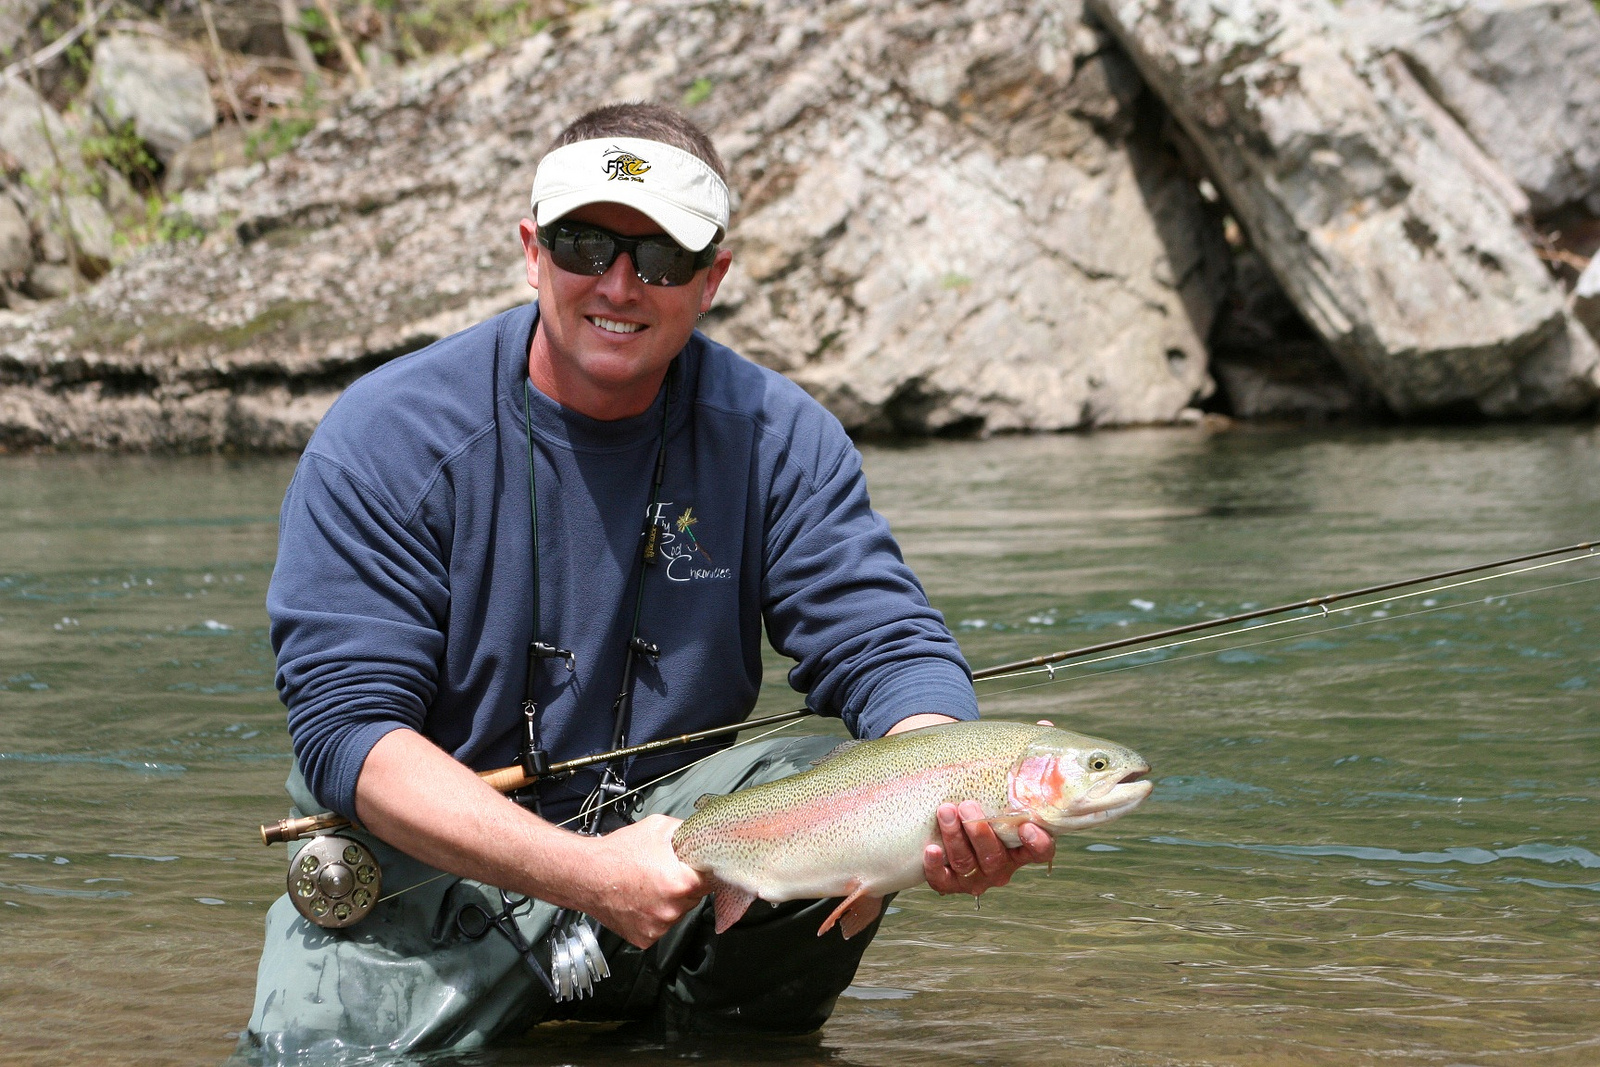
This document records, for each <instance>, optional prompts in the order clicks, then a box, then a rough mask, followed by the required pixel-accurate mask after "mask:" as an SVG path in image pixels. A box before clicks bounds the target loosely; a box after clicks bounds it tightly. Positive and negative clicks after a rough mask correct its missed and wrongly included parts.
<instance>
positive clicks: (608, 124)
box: [545, 102, 728, 182]
mask: <svg viewBox="0 0 1600 1067" xmlns="http://www.w3.org/2000/svg"><path fill="white" fill-rule="evenodd" d="M606 137H643V138H645V139H646V140H650V141H660V142H661V143H662V144H669V145H672V146H673V147H674V148H681V149H683V150H684V151H685V152H688V153H690V154H691V155H695V156H698V157H700V159H702V160H703V161H704V162H705V164H706V166H708V167H710V168H711V169H712V170H714V171H716V172H717V177H719V178H721V179H722V180H723V181H724V182H726V181H727V180H728V168H727V167H725V166H723V164H722V157H721V156H719V155H717V146H716V145H714V144H712V143H711V138H710V137H708V136H706V132H705V131H704V130H702V129H701V128H700V127H698V126H696V125H695V124H694V123H692V122H690V121H689V120H688V119H686V118H684V117H683V115H681V114H680V113H679V112H677V111H674V110H673V109H672V108H670V107H666V106H664V105H662V104H646V103H643V102H639V103H630V104H606V105H604V106H602V107H597V108H594V109H593V110H592V111H586V112H584V113H583V114H582V115H579V116H578V117H577V118H576V119H575V120H573V122H572V124H571V125H570V126H568V127H567V128H566V129H564V130H562V131H561V132H560V133H558V134H557V135H556V139H555V140H554V141H552V142H550V147H549V148H547V149H545V154H546V155H548V154H549V153H551V152H554V151H555V150H556V149H558V148H561V147H562V146H564V145H569V144H573V143H575V142H577V141H591V140H598V139H601V138H606Z"/></svg>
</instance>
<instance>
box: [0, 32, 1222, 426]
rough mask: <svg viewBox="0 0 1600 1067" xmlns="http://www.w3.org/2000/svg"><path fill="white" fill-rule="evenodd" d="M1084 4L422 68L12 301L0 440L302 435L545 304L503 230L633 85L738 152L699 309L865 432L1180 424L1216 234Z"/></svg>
mask: <svg viewBox="0 0 1600 1067" xmlns="http://www.w3.org/2000/svg"><path fill="white" fill-rule="evenodd" d="M1079 14H1080V10H1079V8H1078V7H1077V6H1076V4H1075V3H1071V2H1068V3H1061V4H1055V5H1039V4H1034V3H1030V2H1027V0H967V2H965V3H960V4H945V5H931V6H927V5H924V6H911V7H908V6H905V5H901V4H898V3H896V2H894V0H860V2H856V3H851V4H836V5H828V6H826V7H824V8H818V7H816V6H815V5H813V4H811V3H809V2H803V0H774V2H771V3H767V4H760V5H721V4H718V5H700V4H691V5H677V4H674V5H639V4H624V3H617V4H613V5H594V6H590V7H586V8H583V9H581V10H580V11H578V12H577V13H576V14H575V15H574V16H573V17H572V18H570V19H569V20H567V21H566V22H564V23H563V24H561V25H560V26H559V27H557V29H558V30H559V31H560V32H559V34H557V33H542V34H539V35H537V36H535V37H533V38H531V39H529V40H527V41H525V42H523V43H522V44H521V45H520V46H518V47H516V48H514V49H511V50H508V51H506V52H503V53H500V54H498V55H492V56H488V57H486V58H481V59H476V60H467V59H460V58H448V57H447V58H445V59H442V60H440V61H437V62H435V63H433V64H430V65H428V66H426V67H422V68H411V69H409V70H406V71H404V72H402V74H401V75H400V76H399V77H397V78H396V79H395V80H394V81H393V82H392V83H388V84H385V85H381V86H379V87H378V88H377V89H375V90H373V91H371V92H364V93H361V94H358V95H357V96H356V97H354V98H353V100H352V101H351V103H350V105H349V106H348V107H347V108H346V109H345V110H344V111H343V112H342V113H341V114H340V115H339V116H338V117H337V119H335V120H332V121H328V122H325V123H324V124H322V125H321V126H319V127H318V129H317V130H315V131H313V132H312V133H311V134H310V135H309V136H308V137H307V138H306V139H305V140H304V141H303V142H302V143H301V144H300V145H299V146H298V148H296V149H295V150H294V151H292V152H290V153H289V154H287V155H284V156H280V157H278V158H276V159H274V160H272V161H271V163H270V165H268V166H263V165H261V164H255V165H253V166H250V167H247V168H243V169H234V170H227V171H224V172H221V173H219V174H218V175H216V176H215V178H214V179H213V180H212V181H211V182H209V183H208V184H206V185H205V186H204V187H203V188H197V189H191V190H190V191H189V192H187V193H185V194H184V195H183V196H182V198H181V199H180V200H179V201H178V202H177V203H176V204H175V205H174V207H173V209H172V210H173V211H174V212H177V213H182V214H184V215H187V216H188V217H189V218H191V219H193V220H195V221H196V222H198V223H200V224H201V225H203V226H204V227H206V228H208V229H209V230H210V231H211V232H210V233H209V235H208V236H207V237H206V238H205V239H204V240H203V241H199V242H195V241H190V242H185V243H183V244H180V245H175V246H169V247H166V248H152V249H149V250H147V251H145V252H144V253H142V254H141V255H140V256H139V257H136V258H135V259H134V260H132V261H130V262H128V263H127V264H124V265H122V266H120V267H118V268H117V269H116V270H114V271H113V272H112V273H111V274H110V275H109V276H108V277H107V278H106V279H105V280H104V281H102V282H101V283H100V285H98V286H97V287H96V288H95V289H94V290H93V291H91V292H89V293H86V294H82V295H80V296H78V297H75V298H73V299H71V300H69V301H66V302H65V303H64V304H63V305H61V306H57V307H52V308H48V309H45V310H41V311H40V312H38V313H36V314H35V315H33V316H32V317H30V318H29V319H28V320H27V323H26V326H24V327H10V328H7V327H4V326H0V383H3V382H13V383H17V382H23V381H26V382H27V383H29V384H28V386H27V388H26V389H24V388H23V387H22V386H21V385H17V384H13V385H0V401H4V402H0V443H4V442H6V441H7V440H8V439H9V440H10V441H12V442H13V443H15V442H23V441H26V442H33V443H36V444H39V443H44V444H60V445H68V444H70V445H73V446H81V447H120V448H182V449H194V448H223V447H227V448H254V447H271V448H296V447H299V446H300V445H301V444H303V443H304V441H305V439H306V437H307V436H308V435H309V433H310V430H311V428H312V427H313V426H314V425H315V421H316V418H317V417H319V416H320V413H321V411H322V410H324V409H325V407H326V405H327V404H328V403H330V402H331V400H332V398H333V397H334V396H336V395H337V393H338V391H339V390H340V389H341V388H342V387H343V386H344V385H345V384H347V383H348V382H349V381H350V380H352V379H353V378H354V377H355V376H357V375H359V374H360V373H363V372H364V371H366V370H368V369H370V368H371V367H373V366H376V365H378V364H379V363H382V362H383V361H385V360H387V359H389V358H392V357H393V356H395V355H398V354H400V353H403V352H405V351H409V350H410V349H413V348H416V347H418V346H420V345H423V344H426V343H428V342H429V341H431V340H433V339H435V338H437V337H439V336H442V335H443V334H445V333H448V332H451V331H453V330H457V329H461V328H463V327H465V326H467V325H470V324H472V323H473V322H475V321H478V320H480V319H482V318H483V317H485V316H488V315H491V314H493V313H495V312H497V311H500V310H502V309H505V308H508V307H511V306H514V305H516V304H518V303H521V302H524V301H526V300H527V299H529V298H530V297H531V296H532V293H531V292H530V291H529V290H528V288H527V286H526V282H525V281H524V279H523V267H522V262H521V254H520V250H519V248H518V244H517V239H516V234H515V228H516V221H517V219H518V217H519V216H520V215H522V214H523V213H525V211H526V198H527V195H528V187H529V184H530V182H531V180H532V175H533V168H534V164H535V162H536V160H537V158H538V154H539V152H540V150H542V148H543V146H544V145H545V144H547V143H548V141H549V139H550V138H551V137H552V136H554V134H555V133H556V132H557V131H558V130H559V129H560V127H561V126H562V125H563V124H565V123H566V122H567V121H570V120H571V119H572V118H575V117H576V116H577V115H578V114H579V113H580V112H581V111H583V110H584V109H586V108H588V107H591V106H594V105H596V104H598V103H601V102H604V101H607V100H611V99H617V98H619V97H624V96H633V95H645V96H647V97H650V98H653V99H657V100H663V101H667V102H672V103H679V102H682V101H685V100H686V99H687V100H689V101H693V102H692V103H690V104H688V105H687V108H688V110H689V113H690V114H691V115H692V116H693V117H694V118H696V119H697V121H699V122H701V123H702V124H703V125H704V126H706V128H707V129H709V130H710V131H711V132H712V134H713V136H714V137H715V139H716V141H717V143H718V145H719V147H720V149H721V151H722V153H723V155H724V157H725V159H726V160H727V161H728V163H729V165H730V168H731V170H732V184H733V186H734V188H735V190H736V192H737V195H738V196H739V197H740V201H739V205H738V210H737V211H736V214H735V217H734V225H733V232H732V234H731V236H730V238H729V247H731V248H732V249H733V251H734V269H733V272H732V273H731V274H730V276H729V278H728V281H727V282H726V283H725V285H724V287H723V290H722V293H721V294H720V295H719V298H718V306H717V307H715V308H714V309H713V311H712V313H711V314H710V315H709V316H707V318H706V319H705V321H704V326H705V328H706V330H707V332H708V333H709V334H710V335H711V336H712V337H714V338H716V339H718V340H723V341H726V342H727V343H730V344H732V345H734V346H735V347H736V348H738V349H739V350H741V351H743V352H745V353H746V354H747V355H750V356H751V357H752V358H756V359H758V360H762V361H764V362H766V363H768V364H770V365H772V366H774V367H777V368H779V369H781V370H783V371H785V372H787V373H789V374H791V375H792V376H794V377H795V378H796V379H797V380H798V381H800V382H801V383H803V384H804V385H805V386H806V387H807V388H809V389H811V390H812V391H813V392H815V393H816V395H818V396H819V397H821V398H822V399H823V401H824V402H825V403H826V404H828V405H829V406H830V407H831V408H832V409H833V410H834V411H835V412H836V413H837V414H838V415H839V416H840V417H841V419H843V420H844V421H845V423H846V424H847V425H849V426H850V427H851V428H852V429H855V430H861V431H869V432H873V431H899V432H911V433H937V432H964V433H983V432H990V431H995V430H1010V429H1067V428H1073V427H1081V426H1087V425H1117V424H1127V423H1143V422H1168V421H1173V420H1176V419H1179V418H1187V417H1190V416H1188V415H1185V414H1184V413H1185V411H1186V409H1190V408H1191V407H1192V405H1193V404H1194V403H1195V402H1196V401H1197V400H1199V399H1200V398H1202V397H1203V396H1204V395H1206V394H1207V393H1208V392H1209V391H1210V390H1211V388H1212V385H1211V381H1210V377H1209V375H1208V373H1207V368H1206V353H1205V347H1204V338H1205V337H1206V335H1207V333H1208V331H1209V330H1210V326H1211V320H1212V318H1213V315H1214V313H1215V308H1216V304H1217V301H1218V299H1219V298H1220V295H1221V291H1222V280H1223V274H1224V269H1223V265H1224V264H1225V262H1226V260H1225V255H1224V250H1223V247H1222V243H1221V236H1220V225H1219V223H1218V221H1217V219H1216V217H1215V216H1214V214H1212V213H1210V212H1208V211H1207V210H1206V209H1205V206H1204V205H1203V203H1202V201H1201V200H1200V197H1199V196H1198V194H1197V192H1196V190H1195V188H1194V183H1193V181H1192V180H1191V179H1190V177H1189V176H1188V175H1187V174H1186V173H1185V172H1184V170H1183V168H1182V166H1181V165H1180V164H1179V162H1178V160H1177V158H1176V156H1175V155H1174V154H1173V152H1172V151H1171V149H1170V148H1168V147H1167V146H1166V144H1165V143H1164V141H1163V140H1162V138H1161V136H1160V131H1161V130H1162V128H1163V125H1164V123H1165V118H1164V115H1163V113H1162V111H1161V109H1160V108H1159V107H1158V106H1156V105H1155V104H1154V102H1153V101H1152V100H1151V99H1150V98H1149V97H1148V95H1145V96H1141V95H1140V89H1139V84H1138V80H1137V77H1136V76H1135V74H1134V72H1133V70H1132V68H1131V67H1130V66H1129V65H1128V63H1127V61H1126V59H1125V58H1124V57H1123V56H1122V55H1121V54H1120V53H1119V52H1118V51H1117V50H1116V49H1115V47H1114V46H1113V45H1111V44H1110V43H1109V41H1108V39H1107V38H1106V37H1105V36H1104V35H1103V34H1101V33H1099V32H1097V31H1095V30H1094V29H1092V28H1091V27H1089V26H1086V25H1085V24H1084V23H1083V22H1082V20H1081V19H1080V17H1079ZM701 79H706V80H704V81H702V80H701ZM7 397H9V398H10V399H9V400H5V398H7ZM21 410H27V411H29V412H32V415H31V416H30V417H29V418H27V419H24V418H22V417H20V416H18V418H17V419H16V420H15V421H11V422H8V421H6V420H7V419H8V418H9V416H6V415H5V414H4V413H5V412H6V411H21ZM8 435H9V436H8Z"/></svg>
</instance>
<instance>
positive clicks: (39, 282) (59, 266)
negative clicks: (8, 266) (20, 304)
mask: <svg viewBox="0 0 1600 1067" xmlns="http://www.w3.org/2000/svg"><path fill="white" fill-rule="evenodd" d="M83 288H84V281H83V279H82V278H81V277H79V276H78V274H77V272H76V271H74V270H73V269H72V268H71V267H69V266H67V265H66V264H65V263H35V264H34V265H33V269H32V270H31V271H29V272H28V284H27V285H26V286H25V289H26V291H27V293H28V295H29V296H31V297H33V298H34V299H36V300H57V299H60V298H61V297H63V296H70V295H71V294H73V293H76V292H79V291H81V290H82V289H83Z"/></svg>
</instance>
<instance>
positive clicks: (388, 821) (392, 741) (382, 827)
mask: <svg viewBox="0 0 1600 1067" xmlns="http://www.w3.org/2000/svg"><path fill="white" fill-rule="evenodd" d="M356 814H357V816H359V818H360V821H361V824H362V825H363V826H364V827H366V828H367V829H368V830H370V831H372V832H373V833H374V834H376V835H377V836H378V837H380V838H382V839H383V840H384V841H387V842H388V843H389V844H391V845H394V846H395V847H396V848H399V849H401V850H403V851H404V852H406V853H407V854H408V855H411V856H415V857H416V858H417V859H419V860H422V861H423V862H424V863H427V864H429V865H430V866H434V867H438V868H439V869H440V870H445V871H450V872H451V873H452V874H459V875H461V876H462V877H466V878H472V879H475V880H477V881H480V882H484V883H486V884H488V885H493V886H498V887H500V888H502V889H506V890H509V891H512V892H518V893H526V894H528V895H530V896H537V897H538V898H539V899H541V900H548V901H550V902H551V903H553V904H563V905H571V904H573V903H574V902H573V901H572V900H570V899H556V898H557V897H567V896H569V895H571V893H572V890H573V889H574V888H575V887H574V886H572V884H571V883H572V882H573V880H574V879H573V877H572V876H573V875H575V874H577V873H579V872H581V869H582V867H583V864H582V862H581V859H580V858H579V857H580V856H581V854H582V850H583V846H584V845H585V844H587V842H585V841H584V840H583V839H582V838H580V837H579V836H578V835H576V834H571V833H567V832H566V831H563V830H560V829H557V828H556V827H554V826H552V825H550V824H549V823H547V822H545V821H544V820H543V819H541V818H539V817H538V816H536V815H534V814H533V813H532V812H530V811H527V810H526V809H524V808H522V807H520V806H519V805H517V804H515V803H513V802H512V801H510V800H509V799H507V798H506V797H504V796H502V795H501V794H499V793H498V792H496V791H495V790H494V788H493V787H492V786H490V785H488V784H487V783H485V782H484V781H483V780H482V779H480V778H479V777H478V776H477V775H476V774H474V773H473V772H472V771H471V770H470V769H468V768H467V767H465V766H463V765H462V764H460V763H458V762H456V761H455V760H454V759H453V758H451V756H450V755H449V754H448V753H446V752H444V751H443V750H442V749H440V748H439V747H438V746H437V745H435V744H433V743H432V742H431V741H429V740H428V739H427V738H425V737H423V736H422V735H421V734H418V733H416V732H415V731H412V730H395V731H392V732H390V733H388V734H385V735H384V736H383V737H382V738H381V739H380V740H379V741H378V743H377V744H376V745H374V746H373V748H372V751H371V752H370V753H369V754H368V755H367V759H366V762H365V763H363V764H362V766H361V777H360V778H359V779H358V781H357V783H356ZM534 856H537V857H539V860H540V862H539V863H538V864H537V868H536V869H535V865H533V864H531V863H529V862H528V861H529V859H530V858H531V857H534ZM579 891H580V892H581V890H579Z"/></svg>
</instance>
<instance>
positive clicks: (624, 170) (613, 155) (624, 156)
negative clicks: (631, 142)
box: [605, 148, 650, 182]
mask: <svg viewBox="0 0 1600 1067" xmlns="http://www.w3.org/2000/svg"><path fill="white" fill-rule="evenodd" d="M605 161H606V162H605V170H606V180H607V181H612V182H614V181H616V180H617V179H619V178H620V179H622V180H623V181H625V182H642V181H644V179H643V178H641V177H640V175H641V174H643V173H644V172H645V171H647V170H649V169H650V164H648V163H646V162H645V161H644V160H642V159H640V158H639V157H638V156H636V155H634V154H633V153H632V152H624V151H623V150H622V149H620V148H613V149H612V150H611V151H609V152H607V153H605Z"/></svg>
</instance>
